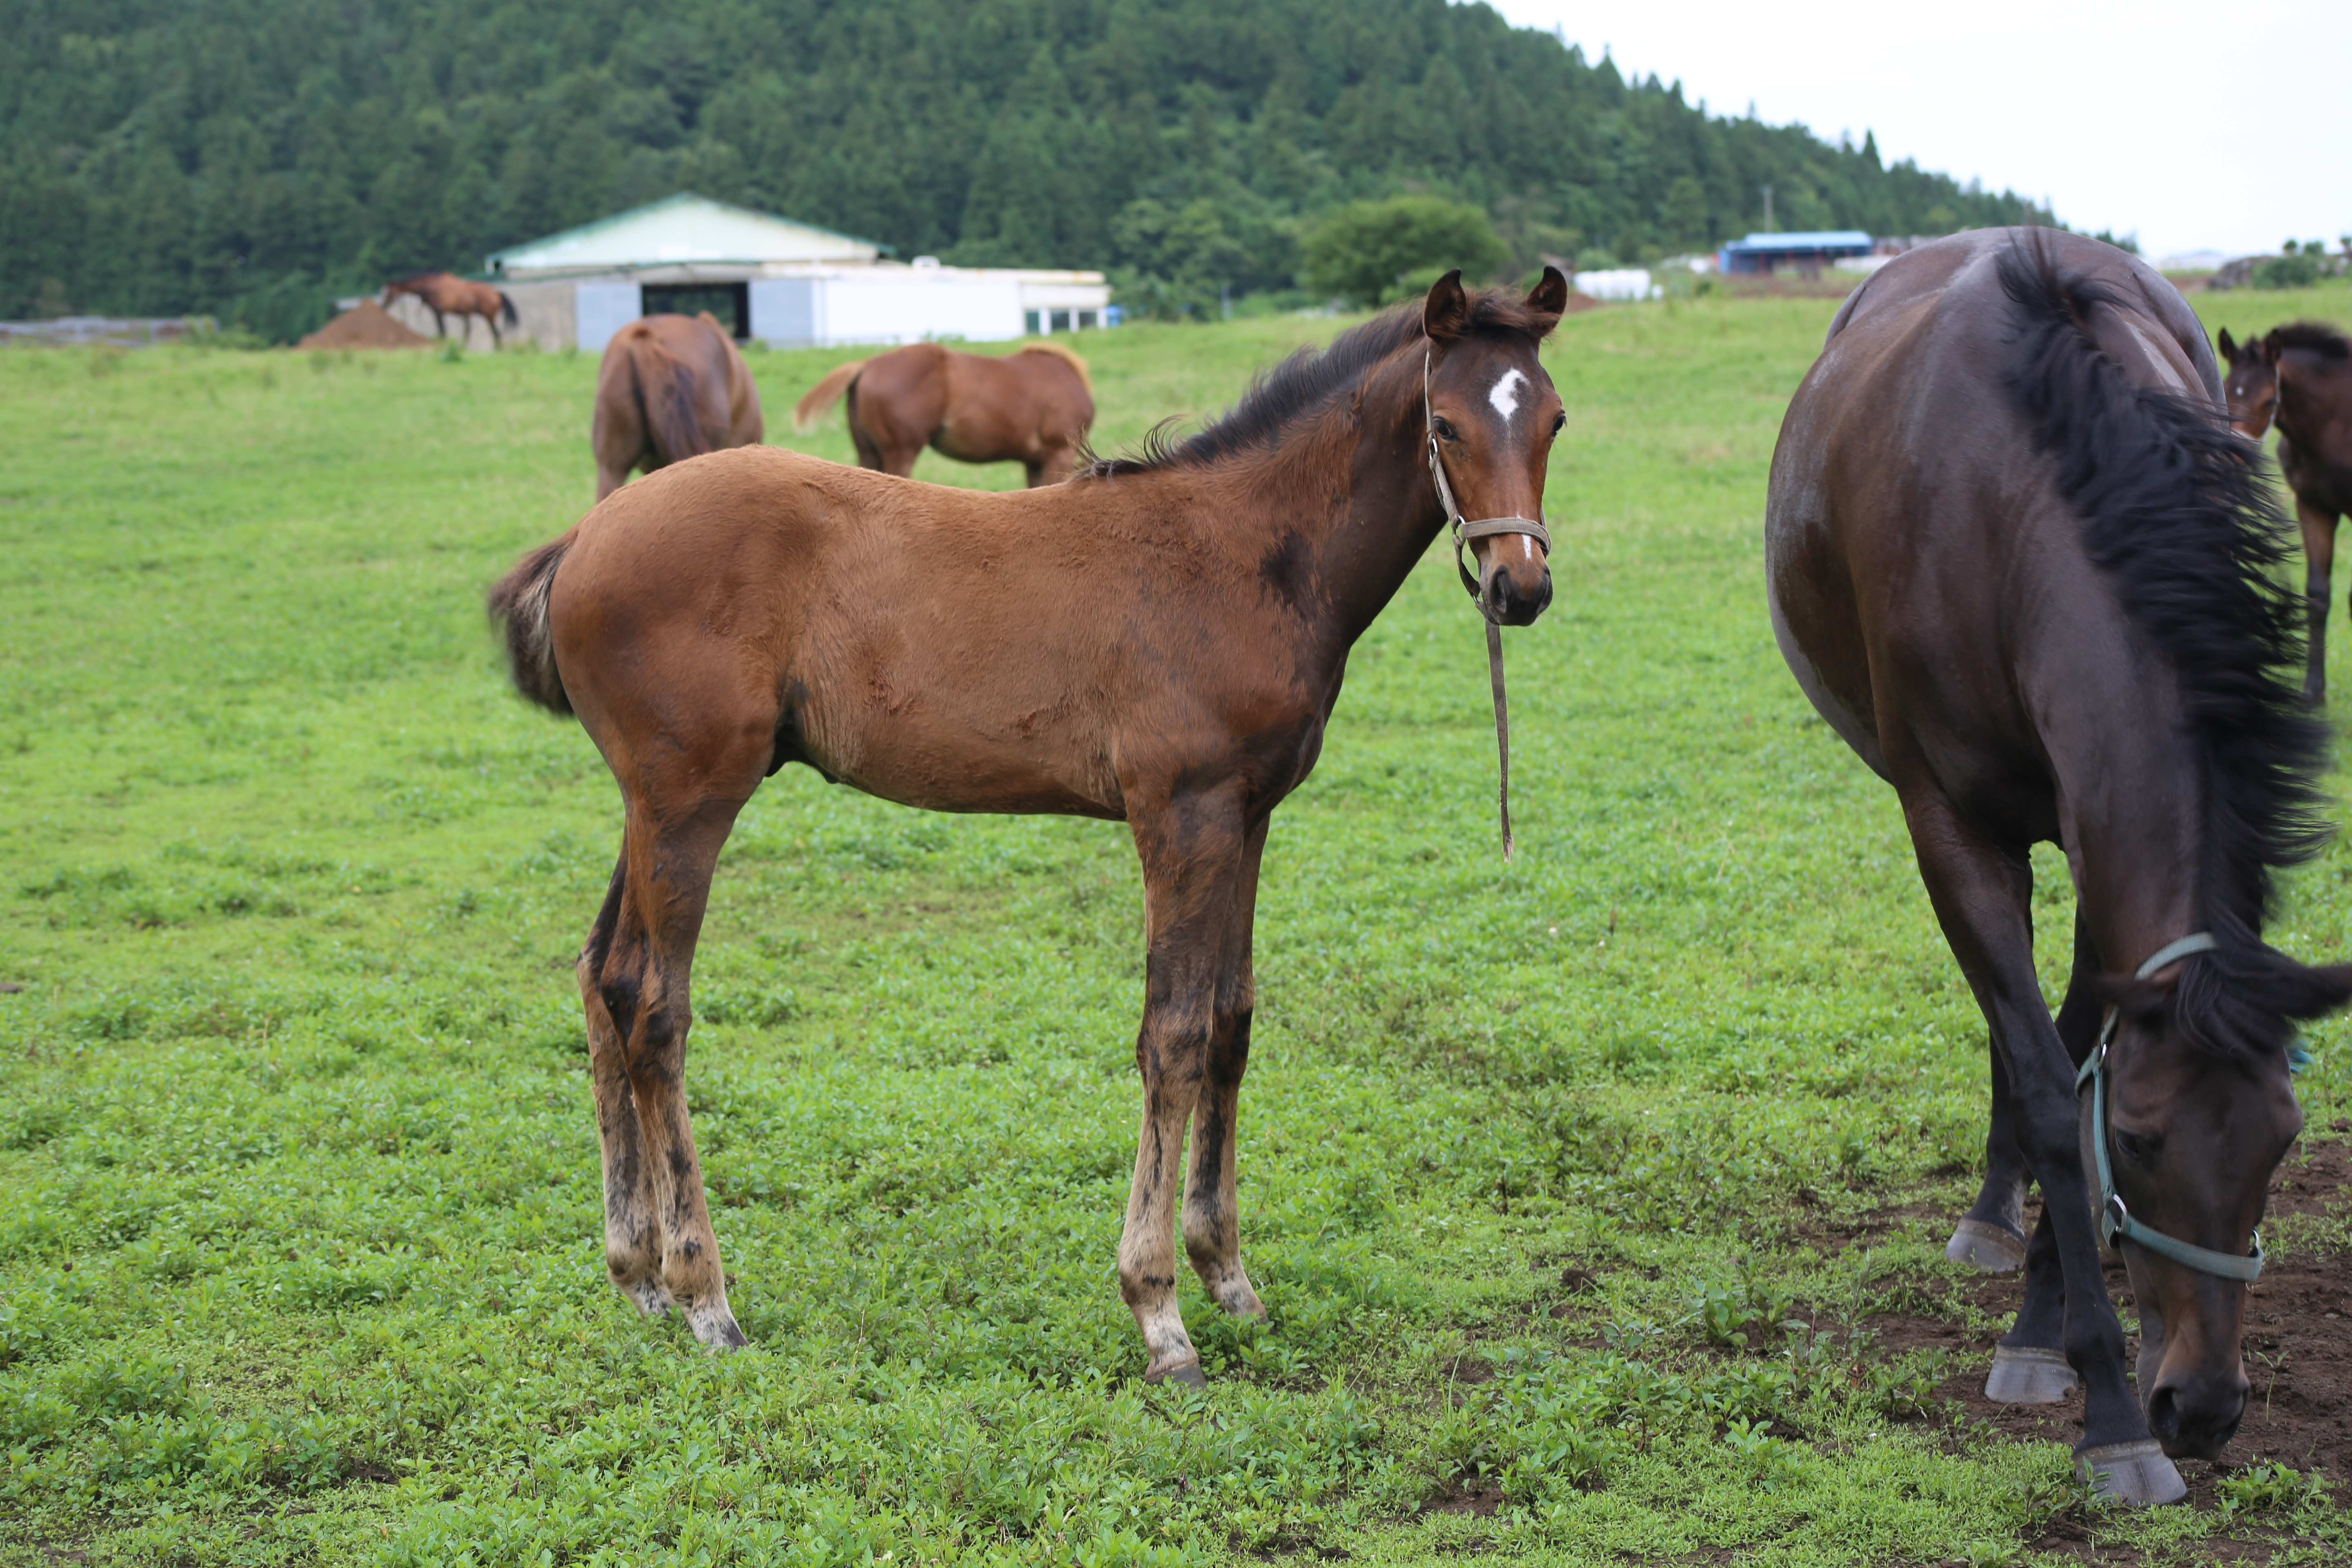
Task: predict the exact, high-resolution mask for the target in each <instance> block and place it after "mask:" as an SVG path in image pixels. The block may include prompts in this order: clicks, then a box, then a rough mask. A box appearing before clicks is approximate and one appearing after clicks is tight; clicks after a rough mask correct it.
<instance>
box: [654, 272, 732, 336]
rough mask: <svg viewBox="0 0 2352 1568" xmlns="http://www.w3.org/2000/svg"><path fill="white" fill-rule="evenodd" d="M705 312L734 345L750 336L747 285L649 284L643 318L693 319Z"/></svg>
mask: <svg viewBox="0 0 2352 1568" xmlns="http://www.w3.org/2000/svg"><path fill="white" fill-rule="evenodd" d="M705 310H708V311H709V312H710V313H711V315H712V316H714V317H716V318H717V319H718V321H719V325H720V326H722V327H724V328H726V329H727V335H728V336H729V337H730V338H733V339H734V340H735V341H736V342H739V343H740V342H747V341H749V340H750V338H751V285H750V284H749V283H648V284H646V315H648V316H660V315H677V316H694V315H699V314H701V313H702V312H703V311H705Z"/></svg>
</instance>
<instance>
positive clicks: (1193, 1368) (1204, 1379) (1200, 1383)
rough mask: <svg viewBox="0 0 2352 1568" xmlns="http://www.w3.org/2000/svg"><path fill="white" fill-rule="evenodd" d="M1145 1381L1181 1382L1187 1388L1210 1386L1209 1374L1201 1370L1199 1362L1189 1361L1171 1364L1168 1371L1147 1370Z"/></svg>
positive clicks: (1144, 1376)
mask: <svg viewBox="0 0 2352 1568" xmlns="http://www.w3.org/2000/svg"><path fill="white" fill-rule="evenodd" d="M1143 1381H1144V1382H1146V1383H1181V1384H1183V1385H1184V1386H1185V1387H1187V1388H1206V1387H1208V1386H1209V1374H1208V1373H1205V1372H1202V1370H1201V1363H1199V1362H1197V1361H1188V1362H1186V1363H1184V1364H1183V1365H1182V1366H1171V1367H1170V1368H1169V1369H1168V1370H1167V1371H1166V1372H1158V1373H1154V1372H1147V1373H1144V1374H1143Z"/></svg>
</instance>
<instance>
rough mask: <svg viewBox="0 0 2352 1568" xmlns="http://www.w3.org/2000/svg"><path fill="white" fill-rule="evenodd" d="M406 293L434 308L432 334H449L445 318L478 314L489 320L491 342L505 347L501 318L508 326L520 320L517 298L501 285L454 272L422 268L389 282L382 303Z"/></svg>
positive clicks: (427, 308) (430, 308)
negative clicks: (425, 270) (424, 269)
mask: <svg viewBox="0 0 2352 1568" xmlns="http://www.w3.org/2000/svg"><path fill="white" fill-rule="evenodd" d="M403 294H414V295H415V296H416V297H417V299H418V300H422V301H424V304H425V309H426V310H430V311H432V312H433V335H434V336H435V337H436V338H446V337H447V336H448V335H449V328H448V322H447V320H446V318H448V317H450V316H479V317H481V318H482V320H483V321H487V322H488V323H489V328H490V342H492V343H493V344H495V345H496V346H498V347H499V348H501V349H503V348H505V347H506V346H507V345H506V340H505V339H504V338H502V337H500V336H499V320H500V319H501V318H503V319H504V320H505V321H506V323H507V324H508V325H509V326H512V325H514V324H515V322H516V321H518V320H520V318H518V317H517V316H516V315H515V306H514V301H513V300H509V299H508V298H507V297H506V294H505V292H504V291H503V290H502V289H497V288H494V287H493V286H491V285H490V284H488V283H469V282H467V280H466V279H463V278H459V277H457V276H456V275H454V274H452V273H447V272H420V273H418V274H417V275H416V276H415V277H414V278H404V279H401V280H400V281H399V282H397V283H387V284H385V285H384V286H383V300H382V301H381V303H383V304H386V305H389V304H391V303H392V302H393V301H394V300H396V299H398V298H399V297H400V296H401V295H403Z"/></svg>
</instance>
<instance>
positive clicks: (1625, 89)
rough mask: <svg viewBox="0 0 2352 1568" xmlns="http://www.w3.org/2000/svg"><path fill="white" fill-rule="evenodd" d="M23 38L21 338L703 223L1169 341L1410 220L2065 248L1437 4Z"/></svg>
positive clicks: (993, 11) (1659, 239)
mask: <svg viewBox="0 0 2352 1568" xmlns="http://www.w3.org/2000/svg"><path fill="white" fill-rule="evenodd" d="M1790 25H1791V26H1803V25H1804V23H1803V21H1802V20H1801V18H1798V17H1792V19H1791V22H1790ZM0 37H5V38H6V39H7V40H8V43H7V46H6V47H5V48H0V316H5V317H23V316H56V315H61V314H65V313H68V312H69V311H95V312H112V313H124V314H142V315H145V314H152V315H175V314H182V313H188V312H208V313H212V314H215V315H217V316H219V317H220V318H221V319H222V320H223V321H224V322H227V323H238V324H243V325H245V326H247V327H248V328H250V329H251V330H253V331H258V332H259V333H261V334H262V335H263V336H266V337H269V338H273V339H278V340H284V339H286V338H289V337H291V336H293V335H295V334H297V333H299V332H301V331H307V330H309V329H310V328H311V327H312V326H315V325H316V324H317V323H318V322H319V321H321V320H323V319H324V317H325V315H326V314H327V312H328V310H329V309H330V306H331V300H333V298H334V297H335V295H337V294H338V293H349V292H355V291H359V290H362V289H373V288H374V287H375V286H376V285H377V284H379V283H380V282H382V281H383V279H386V278H389V277H394V276H398V275H401V274H404V273H407V272H413V271H417V270H421V269H425V268H450V269H452V270H456V271H461V272H469V271H473V270H475V269H476V268H479V267H480V266H481V265H482V258H483V257H484V255H485V254H486V253H487V252H488V251H490V250H493V249H496V248H499V247H503V246H507V245H511V244H515V243H518V242H520V241H522V240H527V239H531V238H535V237H540V236H542V235H546V234H550V233H552V232H554V231H556V230H558V229H562V228H565V227H568V226H572V225H575V224H580V223H584V222H588V221H590V220H593V219H595V218H598V217H602V216H607V215H610V214H612V213H614V212H618V211H622V210H624V209H626V208H628V207H631V206H634V205H638V204H641V203H645V202H649V201H653V200H656V199H658V198H659V197H662V196H665V195H670V194H672V193H673V192H677V191H680V190H693V191H698V192H700V193H702V194H703V195H709V196H714V197H717V198H719V199H720V200H724V201H730V202H735V203H739V204H740V205H745V206H750V207H755V208H759V209H761V210H764V211H769V212H775V213H781V214H783V215H786V216H792V217H794V218H798V219H802V220H803V221H806V222H811V223H815V224H820V225H823V226H826V227H830V228H835V229H839V230H843V231H845V232H847V233H851V234H855V235H859V236H862V237H866V238H869V239H873V240H876V241H878V242H880V243H882V244H884V245H886V246H888V247H891V248H892V249H893V250H894V251H895V252H896V253H897V254H898V255H899V256H901V257H911V256H914V255H916V254H919V253H925V254H931V255H936V256H939V257H940V258H944V259H946V260H949V261H951V262H960V263H967V264H973V265H1029V266H1058V267H1094V268H1108V269H1110V270H1111V271H1112V272H1113V275H1114V278H1115V280H1116V281H1117V282H1118V285H1119V286H1120V288H1121V289H1123V290H1124V291H1126V292H1127V293H1128V295H1129V297H1130V298H1131V299H1143V300H1152V301H1156V302H1158V303H1159V304H1160V305H1163V306H1165V305H1168V304H1169V303H1170V302H1171V301H1173V302H1175V303H1174V307H1173V308H1175V309H1178V310H1181V309H1182V308H1184V302H1185V301H1188V300H1198V299H1207V300H1215V299H1216V298H1217V297H1218V294H1219V291H1220V289H1225V290H1229V291H1230V292H1231V294H1232V295H1234V296H1235V297H1244V298H1245V297H1247V296H1250V295H1253V294H1258V295H1265V294H1268V293H1279V292H1281V291H1286V290H1291V289H1296V288H1297V284H1298V282H1299V276H1300V240H1301V236H1302V234H1303V233H1305V232H1306V231H1307V229H1308V228H1309V227H1310V226H1312V225H1313V224H1314V222H1315V221H1316V220H1317V219H1318V217H1320V216H1323V215H1326V214H1328V213H1330V212H1332V211H1334V210H1335V209H1337V208H1339V207H1340V206H1341V205H1345V204H1348V203H1350V202H1358V201H1362V200H1366V199H1371V198H1379V197H1384V196H1391V195H1402V194H1425V195H1433V196H1439V197H1444V198H1445V199H1447V200H1450V201H1454V202H1460V203H1466V204H1470V205H1475V206H1476V207H1478V208H1480V209H1482V210H1483V211H1484V212H1485V214H1486V216H1487V217H1488V219H1489V220H1490V221H1491V223H1492V225H1493V227H1494V230H1495V233H1496V236H1497V237H1498V238H1499V240H1500V241H1501V244H1502V246H1503V247H1506V248H1507V251H1508V252H1509V254H1510V256H1511V257H1512V258H1513V261H1514V265H1515V267H1517V268H1527V267H1531V266H1532V265H1534V263H1535V261H1536V258H1538V257H1540V256H1544V255H1555V256H1568V257H1574V258H1578V259H1579V260H1580V261H1581V262H1583V263H1584V264H1587V265H1595V264H1607V263H1609V262H1633V261H1639V260H1643V259H1646V258H1655V257H1658V256H1661V255H1664V254H1668V253H1672V252H1675V251H1681V250H1688V249H1696V248H1698V247H1706V246H1709V245H1712V244H1714V243H1717V242H1719V241H1720V240H1722V239H1724V238H1726V237H1731V236H1736V235H1738V234H1741V233H1744V232H1747V231H1748V230H1749V229H1753V228H1758V227H1760V226H1762V223H1763V216H1764V215H1763V198H1762V195H1761V192H1762V188H1763V187H1764V186H1767V185H1769V186H1771V187H1772V188H1773V191H1774V204H1773V210H1774V216H1775V218H1776V220H1777V226H1780V227H1782V228H1813V227H1854V228H1864V229H1868V230H1871V231H1872V232H1874V233H1902V234H1913V233H1936V232H1943V231H1947V230H1950V229H1955V228H1963V227H1970V226H1980V225H1988V224H2000V223H2015V222H2024V221H2038V222H2049V221H2052V217H2051V215H2050V214H2049V213H2048V212H2046V211H2044V210H2042V209H2040V208H2038V207H2036V206H2035V205H2033V204H2032V203H2030V202H2028V201H2025V200H2023V199H2021V198H2020V197H2018V196H2016V195H2011V194H2010V193H2007V192H2003V193H2001V194H2000V195H1993V194H1990V193H1988V192H1985V191H1982V190H1980V189H1978V188H1976V187H1974V186H1962V185H1961V184H1958V183H1957V182H1955V181H1953V180H1952V179H1950V178H1948V176H1945V175H1943V174H1934V173H1929V172H1927V171H1923V170H1921V169H1919V168H1917V167H1916V166H1915V165H1913V164H1911V163H1894V164H1891V165H1890V164H1888V163H1885V162H1884V161H1883V160H1882V159H1881V158H1880V156H1879V153H1878V149H1877V147H1876V145H1875V142H1874V141H1873V140H1872V139H1871V138H1869V137H1868V136H1865V137H1864V141H1863V142H1862V144H1861V145H1859V146H1854V145H1851V144H1848V143H1846V142H1837V143H1832V142H1828V141H1825V140H1823V139H1822V138H1821V137H1819V136H1816V135H1815V134H1813V133H1812V132H1811V131H1809V130H1807V129H1806V128H1804V127H1802V126H1794V125H1790V126H1775V125H1768V124H1765V123H1762V122H1760V121H1757V120H1755V119H1753V118H1748V117H1741V116H1726V115H1722V114H1716V113H1710V112H1709V111H1708V110H1707V109H1706V106H1705V105H1703V104H1694V103H1691V102H1688V101H1685V98H1684V96H1683V93H1682V89H1681V87H1680V85H1679V84H1678V83H1662V82H1660V81H1659V80H1658V79H1656V78H1654V77H1652V78H1648V79H1638V80H1628V79H1625V78H1624V77H1623V76H1622V75H1621V74H1620V73H1619V71H1618V70H1617V68H1616V67H1615V66H1614V64H1613V63H1612V61H1610V60H1609V59H1608V58H1602V59H1601V60H1600V61H1599V62H1597V63H1596V62H1593V61H1590V60H1588V59H1586V58H1584V57H1583V56H1582V54H1581V53H1580V51H1579V50H1577V49H1575V48H1572V47H1567V46H1565V45H1564V44H1563V43H1562V42H1561V41H1560V40H1559V38H1558V37H1555V36H1554V35H1552V34H1550V33H1545V32H1538V31H1533V30H1529V29H1524V28H1514V27H1512V26H1510V25H1509V24H1508V23H1507V22H1505V21H1504V20H1503V19H1502V18H1501V17H1500V16H1497V15H1496V13H1495V12H1494V11H1492V10H1490V9H1488V8H1487V7H1486V6H1485V5H1448V4H1446V3H1444V0H1149V3H1146V0H671V3H669V4H666V5H658V6H648V5H624V4H619V3H617V0H562V3H561V4H559V3H557V0H0Z"/></svg>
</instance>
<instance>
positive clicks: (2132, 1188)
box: [2084, 947, 2352, 1458]
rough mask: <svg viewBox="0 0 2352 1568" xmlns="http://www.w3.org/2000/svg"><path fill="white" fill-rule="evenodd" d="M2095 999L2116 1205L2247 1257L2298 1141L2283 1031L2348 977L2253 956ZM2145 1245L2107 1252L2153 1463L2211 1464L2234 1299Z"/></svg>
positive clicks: (2336, 1001) (2221, 1280)
mask: <svg viewBox="0 0 2352 1568" xmlns="http://www.w3.org/2000/svg"><path fill="white" fill-rule="evenodd" d="M2104 988H2105V991H2106V992H2107V994H2108V996H2109V998H2110V999H2111V1001H2112V1002H2113V1003H2114V1004H2115V1005H2116V1023H2115V1029H2116V1033H2115V1040H2114V1044H2113V1047H2111V1049H2110V1051H2109V1055H2108V1062H2109V1070H2108V1073H2107V1124H2106V1127H2105V1139H2106V1144H2107V1159H2108V1165H2109V1169H2110V1170H2111V1171H2112V1173H2113V1177H2114V1182H2115V1190H2116V1198H2117V1199H2118V1200H2120V1202H2121V1204H2122V1205H2123V1207H2124V1208H2125V1209H2126V1210H2128V1212H2129V1214H2130V1215H2131V1216H2132V1217H2133V1218H2134V1219H2135V1220H2137V1221H2138V1222H2139V1223H2140V1224H2142V1225H2145V1226H2148V1227H2150V1228H2151V1229H2153V1230H2155V1231H2157V1232H2158V1233H2160V1234H2161V1235H2162V1236H2163V1237H2169V1238H2172V1239H2174V1240H2177V1241H2179V1242H2185V1243H2187V1244H2188V1245H2189V1247H2194V1248H2202V1249H2206V1250H2208V1251H2210V1252H2212V1253H2216V1254H2220V1255H2221V1256H2222V1257H2225V1258H2244V1257H2246V1256H2247V1254H2248V1251H2249V1247H2250V1245H2251V1243H2252V1239H2253V1237H2254V1233H2255V1226H2258V1225H2259V1224H2260V1223H2261V1221H2262V1217H2263V1206H2264V1205H2265V1203H2266V1202H2267V1199H2268V1196H2269V1192H2270V1184H2271V1177H2272V1175H2273V1173H2275V1172H2276V1170H2277V1168H2278V1165H2279V1163H2280V1161H2281V1160H2283V1159H2284V1158H2285V1155H2286V1152H2287V1150H2288V1148H2289V1146H2290V1145H2292V1144H2293V1143H2294V1140H2295V1137H2296V1135H2297V1134H2298V1133H2299V1132H2300V1131H2302V1130H2303V1110H2302V1107H2301V1106H2300V1105H2298V1104H2297V1103H2296V1101H2295V1096H2294V1087H2293V1084H2292V1082H2291V1081H2290V1079H2289V1077H2288V1074H2289V1071H2290V1067H2289V1048H2290V1047H2289V1046H2288V1041H2287V1036H2288V1033H2289V1029H2290V1026H2289V1024H2288V1022H2287V1020H2288V1019H2290V1018H2298V1017H2312V1016H2317V1015H2319V1014H2321V1013H2324V1012H2327V1011H2329V1010H2332V1009H2333V1008H2336V1007H2339V1006H2341V1005H2343V1004H2344V1001H2345V998H2346V995H2347V992H2352V966H2336V967H2330V968H2325V969H2322V968H2312V967H2308V966H2306V965H2304V964H2301V963H2296V962H2295V961H2294V960H2293V959H2290V958H2288V957H2286V956H2285V955H2284V953H2280V952H2276V951H2275V950H2272V949H2267V948H2259V947H2258V948H2255V949H2253V950H2252V951H2251V952H2247V951H2241V952H2236V953H2225V952H2217V953H2214V954H2212V955H2211V956H2210V957H2200V958H2193V959H2190V960H2189V961H2187V962H2186V963H2178V964H2174V965H2172V966H2171V967H2170V968H2168V970H2164V971H2159V972H2158V973H2157V974H2156V975H2154V976H2153V977H2151V978H2150V979H2147V980H2136V979H2129V978H2126V977H2123V976H2113V977H2110V978H2109V979H2108V980H2106V981H2105V983H2104ZM2092 1102H2093V1101H2092V1096H2091V1095H2089V1094H2087V1093H2086V1094H2085V1095H2084V1117H2085V1126H2084V1140H2085V1142H2084V1158H2085V1173H2086V1174H2089V1173H2090V1172H2091V1168H2092V1163H2093V1162H2094V1161H2095V1147H2094V1145H2093V1143H2092V1140H2094V1139H2095V1138H2096V1137H2097V1136H2098V1135H2099V1132H2100V1131H2101V1130H2100V1129H2098V1128H2097V1127H2096V1126H2095V1124H2094V1123H2093V1120H2092V1117H2091V1105H2092ZM2093 1199H2094V1201H2096V1200H2097V1193H2096V1190H2095V1178H2094V1192H2093ZM2160 1246H2161V1244H2159V1245H2158V1247H2151V1246H2149V1245H2145V1244H2139V1243H2136V1242H2132V1241H2126V1242H2125V1243H2124V1245H2123V1246H2122V1248H2121V1250H2122V1252H2123V1257H2124V1262H2125V1265H2126V1268H2128V1270H2129V1271H2130V1275H2131V1282H2132V1299H2133V1300H2134V1302H2135V1303H2136V1304H2137V1308H2138V1310H2139V1319H2140V1359H2139V1396H2140V1403H2141V1404H2142V1405H2144V1406H2146V1407H2147V1418H2148V1427H2149V1430H2150V1431H2152V1432H2153V1433H2154V1434H2155V1435H2156V1436H2157V1438H2158V1441H2159V1442H2161V1443H2162V1444H2163V1446H2164V1451H2165V1452H2166V1453H2168V1454H2169V1455H2172V1456H2173V1457H2175V1458H2213V1457H2214V1456H2215V1455H2218V1454H2219V1453H2220V1452H2221V1449H2222V1447H2223V1446H2224V1445H2225V1444H2227V1443H2228V1442H2229V1440H2230V1437H2231V1434H2232V1433H2234V1432H2235V1431H2236V1430H2237V1427H2238V1422H2239V1418H2240V1417H2241V1416H2242V1415H2243V1414H2244V1411H2245V1404H2246V1395H2247V1392H2248V1382H2247V1378H2246V1374H2245V1368H2244V1363H2242V1360H2241V1359H2240V1351H2239V1345H2240V1338H2241V1334H2242V1331H2243V1316H2244V1311H2245V1301H2246V1287H2245V1285H2244V1283H2243V1282H2242V1281H2241V1280H2239V1279H2230V1278H2227V1277H2225V1276H2223V1275H2221V1274H2217V1273H2215V1272H2212V1271H2210V1270H2209V1269H2208V1268H2205V1267H2202V1266H2200V1265H2199V1264H2196V1263H2192V1262H2189V1261H2184V1260H2181V1259H2179V1258H2173V1257H2168V1256H2167V1255H2166V1254H2165V1252H2164V1251H2162V1250H2160V1249H2159V1248H2160Z"/></svg>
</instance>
